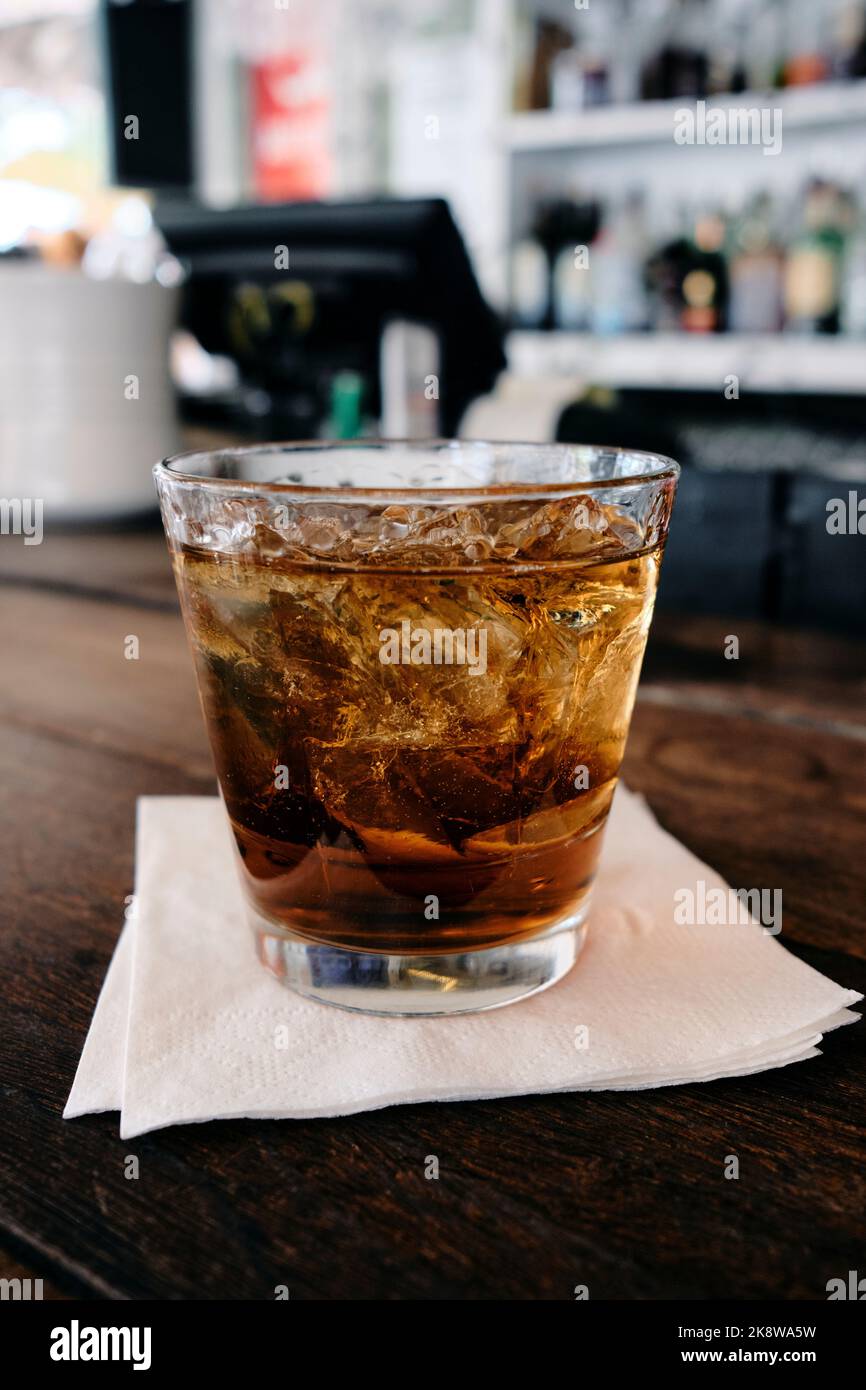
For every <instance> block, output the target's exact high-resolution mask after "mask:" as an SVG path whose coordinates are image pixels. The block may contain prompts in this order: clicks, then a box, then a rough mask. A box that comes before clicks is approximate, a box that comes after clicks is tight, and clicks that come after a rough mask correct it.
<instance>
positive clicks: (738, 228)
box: [729, 193, 784, 333]
mask: <svg viewBox="0 0 866 1390" xmlns="http://www.w3.org/2000/svg"><path fill="white" fill-rule="evenodd" d="M773 223H774V208H773V201H772V198H771V197H770V195H769V194H768V193H759V194H757V195H756V196H755V197H754V198H752V199H751V201H750V202H749V203H748V204H747V206H746V208H745V210H744V211H743V213H742V215H741V216H740V217H739V218H737V219H735V220H734V221H733V224H732V230H731V239H730V257H729V258H730V271H729V274H730V283H731V297H730V314H729V326H730V329H731V332H732V333H777V332H778V331H779V329H780V328H781V327H782V322H783V317H784V256H783V253H782V248H781V247H780V245H779V244H778V241H777V239H776V236H775V231H774V225H773Z"/></svg>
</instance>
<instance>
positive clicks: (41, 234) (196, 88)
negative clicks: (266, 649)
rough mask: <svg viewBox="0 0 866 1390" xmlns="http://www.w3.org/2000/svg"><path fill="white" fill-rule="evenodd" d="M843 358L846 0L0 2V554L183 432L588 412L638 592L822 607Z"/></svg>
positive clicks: (854, 358) (857, 191)
mask: <svg viewBox="0 0 866 1390" xmlns="http://www.w3.org/2000/svg"><path fill="white" fill-rule="evenodd" d="M742 110H746V111H747V112H753V113H757V117H758V120H757V123H756V124H755V125H754V126H751V127H747V128H749V129H752V130H753V132H754V134H755V137H756V138H754V139H752V140H750V141H749V142H748V143H744V142H742V141H740V142H737V143H721V142H719V143H711V142H710V141H709V140H707V141H706V142H705V143H700V142H699V141H700V134H699V135H698V137H697V139H696V141H695V143H688V142H681V141H680V140H679V138H678V136H677V133H676V132H677V130H678V129H680V130H682V119H683V117H682V113H683V112H685V113H686V114H687V116H688V118H689V119H690V120H692V121H693V122H694V124H693V126H692V129H693V130H697V131H699V132H700V131H701V130H704V132H705V133H706V131H708V130H709V129H710V126H709V125H708V124H707V122H708V120H711V119H712V118H713V114H714V113H719V112H722V113H728V112H730V111H734V112H736V111H742ZM762 120H763V124H761V121H762ZM701 122H703V125H701ZM443 204H445V205H447V206H443ZM864 387H866V5H864V3H861V0H640V2H638V0H591V3H586V4H580V3H573V2H572V0H559V3H554V0H435V3H433V0H362V2H361V3H358V0H351V3H350V0H285V3H282V4H281V3H280V2H279V0H127V2H126V3H107V0H106V3H101V4H100V3H97V0H0V492H2V496H3V499H4V507H5V510H4V512H3V518H4V528H3V529H4V534H3V536H2V544H3V547H4V548H7V547H8V546H9V544H10V543H12V544H14V543H16V541H17V543H18V544H20V536H19V537H16V538H14V539H13V535H12V533H13V532H14V530H15V528H14V526H13V525H12V521H13V520H14V518H15V515H16V513H15V504H16V502H17V503H18V505H19V510H20V512H21V515H22V516H23V515H25V514H26V509H24V502H23V499H34V498H38V499H42V501H43V503H44V521H45V528H46V532H47V533H48V534H50V532H51V530H52V528H56V527H58V526H65V527H69V526H75V527H79V528H82V527H87V526H90V527H92V526H93V524H94V523H99V524H100V525H101V526H102V527H103V528H105V527H111V526H113V527H115V528H117V527H127V528H128V527H130V526H133V525H134V526H138V527H145V528H146V527H147V526H148V525H149V524H151V521H152V518H153V516H154V506H155V503H154V496H153V492H152V484H151V477H150V469H151V466H152V464H153V462H154V461H155V459H156V458H157V457H159V456H160V455H162V454H165V453H167V452H171V451H172V450H174V449H176V448H178V447H182V446H183V444H184V443H185V442H187V443H190V444H198V443H199V442H201V441H202V440H211V441H218V440H220V439H226V440H228V439H231V440H237V439H243V438H249V439H256V438H264V437H282V438H309V437H341V438H351V437H355V436H360V435H379V434H389V435H392V436H397V437H399V436H421V435H431V434H436V433H440V432H441V433H460V434H463V435H467V436H475V437H481V438H495V439H509V438H511V439H528V440H539V441H542V440H549V439H560V440H566V441H572V442H585V443H613V444H621V445H623V446H628V447H637V448H648V449H655V450H658V451H660V452H663V453H669V454H673V455H674V456H675V457H677V458H678V459H679V460H680V461H681V462H682V463H683V464H684V465H685V469H684V476H683V481H682V485H681V489H680V496H679V501H678V504H677V513H676V517H675V524H674V527H673V531H672V539H671V542H670V545H669V552H668V556H667V559H666V563H665V569H664V572H663V583H662V591H661V595H660V600H659V602H660V606H661V607H662V608H667V609H669V610H671V611H673V612H677V613H686V614H690V613H693V614H702V613H703V614H707V613H710V614H711V613H717V612H718V613H725V614H727V615H731V616H732V617H742V618H744V619H765V620H769V621H771V622H780V623H784V624H790V625H796V626H801V627H806V628H826V629H833V630H837V631H841V632H849V633H858V634H862V633H863V632H864V630H866V618H864V614H866V565H864V563H863V534H864V533H866V412H864ZM861 499H863V500H862V501H861ZM861 506H862V512H861V510H860V508H861ZM19 530H20V527H19ZM31 539H32V538H31ZM15 563H17V561H16V562H15Z"/></svg>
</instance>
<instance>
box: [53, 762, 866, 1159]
mask: <svg viewBox="0 0 866 1390" xmlns="http://www.w3.org/2000/svg"><path fill="white" fill-rule="evenodd" d="M701 880H703V882H704V883H705V884H706V888H707V890H708V891H709V890H710V889H712V888H719V887H721V888H726V886H727V885H725V884H724V882H723V880H722V879H720V878H719V876H718V875H717V874H715V873H714V872H713V870H712V869H709V868H708V867H707V866H706V865H704V864H702V863H701V862H700V860H698V859H696V858H695V857H694V855H692V854H691V853H690V852H689V851H688V850H687V849H686V848H685V847H684V846H683V845H681V844H679V843H678V841H676V840H675V839H673V838H672V837H671V836H670V835H668V834H666V833H665V831H663V830H662V829H661V827H660V826H659V825H658V824H657V823H656V821H655V819H654V818H653V816H652V814H651V813H650V811H649V810H648V809H647V807H646V805H645V804H644V803H643V801H642V800H641V798H639V797H637V796H634V795H632V794H631V793H629V792H627V791H626V789H625V788H624V787H620V789H619V790H618V792H617V795H616V799H615V804H614V808H613V812H612V814H611V819H610V823H609V825H608V829H607V835H606V843H605V845H604V849H603V853H602V868H601V872H600V875H599V879H598V883H597V885H596V892H595V900H594V904H593V908H592V912H591V916H590V927H589V936H588V940H587V944H586V946H585V948H584V951H583V954H582V955H581V957H580V959H579V960H578V963H577V965H576V966H575V968H574V970H573V971H572V972H571V974H570V975H568V976H567V977H566V978H565V979H564V980H563V981H561V982H560V983H559V984H558V985H555V986H554V987H553V988H552V989H549V990H547V991H546V992H544V993H542V994H539V995H537V996H535V997H534V998H529V999H526V1000H523V1001H521V1002H519V1003H516V1004H510V1005H508V1006H507V1007H506V1008H501V1009H494V1010H492V1011H491V1012H488V1013H480V1014H469V1015H463V1016H460V1017H453V1018H427V1019H405V1018H378V1017H370V1016H365V1015H360V1014H353V1013H347V1012H345V1011H343V1010H340V1009H334V1008H331V1007H329V1006H327V1005H323V1004H317V1003H314V1002H313V1001H311V1000H308V999H304V998H302V997H301V996H300V995H296V994H293V993H292V992H291V991H289V990H287V989H285V988H284V987H283V986H282V985H280V984H279V983H278V982H277V981H276V980H275V979H274V978H273V977H272V976H271V975H270V974H269V973H268V972H267V971H266V970H265V969H264V968H263V967H262V965H260V963H259V961H258V959H257V957H256V954H255V950H254V946H253V941H252V936H251V934H250V932H249V930H248V928H247V926H246V923H245V922H244V920H243V914H242V906H241V899H240V888H239V885H238V883H237V880H236V877H235V867H234V864H233V862H232V852H231V849H230V844H229V830H228V826H227V824H226V818H225V812H224V810H223V807H222V805H221V803H220V802H219V801H218V800H217V799H216V798H213V799H211V798H206V797H172V798H169V797H145V798H143V799H142V800H140V801H139V803H138V829H137V837H136V894H135V913H134V915H133V917H132V918H131V920H129V921H127V923H126V925H125V927H124V930H123V932H122V935H121V937H120V940H119V942H118V946H117V950H116V951H115V954H114V958H113V960H112V962H111V966H110V968H109V971H108V974H107V976H106V979H105V983H104V985H103V988H102V992H101V994H100V996H99V1000H98V1003H97V1006H96V1012H95V1014H94V1017H93V1020H92V1022H91V1026H90V1031H89V1033H88V1035H87V1040H86V1042H85V1045H84V1051H83V1053H82V1056H81V1060H80V1063H79V1066H78V1072H77V1075H76V1077H75V1082H74V1085H73V1087H72V1092H71V1094H70V1097H69V1100H68V1102H67V1106H66V1110H65V1112H64V1114H65V1117H66V1118H71V1117H73V1116H76V1115H83V1114H87V1113H90V1112H92V1111H101V1110H118V1109H119V1110H120V1112H121V1118H120V1134H121V1138H129V1137H131V1136H132V1135H135V1134H142V1133H144V1132H146V1131H147V1130H152V1129H158V1128H160V1127H162V1126H164V1125H171V1124H183V1123H187V1122H190V1121H195V1120H210V1119H220V1118H229V1117H239V1116H249V1117H256V1118H300V1117H315V1116H327V1115H346V1114H351V1113H353V1112H354V1111H358V1110H372V1109H375V1108H377V1107H380V1106H384V1105H398V1104H402V1103H405V1102H410V1101H429V1100H469V1099H478V1098H482V1097H492V1096H505V1095H523V1094H526V1093H530V1092H550V1091H580V1090H601V1089H608V1088H610V1089H629V1090H631V1089H639V1088H642V1087H648V1086H668V1085H676V1084H678V1083H683V1082H688V1081H710V1080H712V1079H713V1078H715V1077H721V1076H743V1075H747V1074H749V1073H751V1072H756V1071H763V1070H765V1069H768V1068H771V1067H780V1066H786V1065H787V1064H788V1063H790V1062H798V1061H801V1060H803V1059H804V1058H807V1057H814V1056H816V1055H817V1044H818V1043H819V1042H820V1041H821V1036H822V1034H823V1033H825V1032H827V1031H828V1030H829V1029H831V1028H837V1027H839V1026H840V1024H843V1023H852V1022H854V1020H855V1019H856V1018H857V1017H858V1015H857V1014H855V1013H851V1012H850V1011H849V1009H848V1008H847V1006H848V1005H849V1004H853V1003H856V1001H857V1000H859V999H861V998H862V995H860V994H856V993H854V992H853V991H852V990H846V989H842V988H840V987H839V986H838V985H835V984H833V982H832V981H831V980H828V979H827V978H826V977H825V976H823V975H820V974H819V973H818V972H817V971H815V970H813V969H811V967H810V966H808V965H804V964H803V963H802V962H801V961H799V960H798V959H797V958H796V957H795V956H792V955H791V954H790V953H789V952H788V951H786V950H785V949H784V948H783V947H782V946H781V945H780V944H779V942H778V941H777V940H776V939H775V938H774V937H773V936H772V935H769V934H767V933H765V931H764V930H763V929H762V928H761V927H760V926H758V925H757V924H755V923H752V922H750V923H749V924H748V925H730V926H707V925H700V926H681V925H677V924H676V923H675V921H674V893H675V891H676V890H678V889H683V888H692V889H696V886H697V884H698V883H699V881H701ZM761 886H766V885H761Z"/></svg>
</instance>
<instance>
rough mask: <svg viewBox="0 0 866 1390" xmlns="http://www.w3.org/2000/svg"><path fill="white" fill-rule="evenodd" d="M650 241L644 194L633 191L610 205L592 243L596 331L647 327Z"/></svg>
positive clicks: (593, 312) (624, 330) (621, 330)
mask: <svg viewBox="0 0 866 1390" xmlns="http://www.w3.org/2000/svg"><path fill="white" fill-rule="evenodd" d="M646 243H647V234H646V225H645V217H644V204H643V197H642V195H641V194H640V193H638V192H632V193H629V194H628V195H627V196H626V198H624V199H623V200H622V201H621V202H614V203H613V204H612V205H611V206H610V207H609V209H608V216H607V217H606V219H605V222H604V223H603V225H602V228H601V231H600V233H599V235H598V237H597V238H596V240H595V242H594V243H593V246H592V253H591V254H592V260H591V271H592V275H591V280H590V297H591V314H590V325H591V328H592V331H593V332H594V333H600V334H609V333H635V332H639V331H640V330H641V329H643V328H646V326H647V319H648V306H647V296H646V289H645V286H644V278H643V261H644V256H645V255H646Z"/></svg>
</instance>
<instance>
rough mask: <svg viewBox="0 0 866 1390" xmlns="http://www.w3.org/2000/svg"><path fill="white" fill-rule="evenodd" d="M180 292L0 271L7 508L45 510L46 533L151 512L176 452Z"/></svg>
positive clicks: (0, 470) (0, 443) (1, 440)
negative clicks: (154, 473) (172, 352)
mask: <svg viewBox="0 0 866 1390" xmlns="http://www.w3.org/2000/svg"><path fill="white" fill-rule="evenodd" d="M177 304H178V291H177V290H176V289H166V288H164V287H163V286H162V285H159V284H156V283H148V284H146V285H139V284H134V283H132V282H130V281H125V280H91V279H88V278H87V277H86V276H84V275H83V274H81V273H79V272H77V271H70V270H57V269H54V268H52V267H50V266H45V265H42V264H40V263H30V262H24V263H22V262H21V261H17V262H16V261H12V260H10V261H7V262H5V263H2V262H0V496H3V497H7V498H14V497H21V498H24V497H30V498H41V499H42V500H43V503H44V515H45V524H46V525H48V526H50V524H51V523H52V521H85V520H103V519H112V518H118V519H119V518H122V517H129V516H134V515H135V514H136V513H141V512H145V511H148V510H150V509H151V508H153V507H155V505H156V497H155V493H154V488H153V480H152V477H151V469H152V468H153V465H154V463H155V462H156V461H157V460H158V459H159V458H161V457H163V456H164V455H165V454H167V453H171V452H172V451H173V450H175V449H176V448H177V447H178V442H179V436H178V425H177V417H176V408H175V393H174V388H173V386H172V382H171V377H170V371H169V339H170V334H171V331H172V328H173V327H174V324H175V321H176V316H177Z"/></svg>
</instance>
